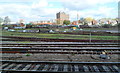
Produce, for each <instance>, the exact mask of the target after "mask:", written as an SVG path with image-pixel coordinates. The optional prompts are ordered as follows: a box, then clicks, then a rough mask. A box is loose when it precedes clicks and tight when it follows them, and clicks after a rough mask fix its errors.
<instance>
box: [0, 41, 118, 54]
mask: <svg viewBox="0 0 120 73" xmlns="http://www.w3.org/2000/svg"><path fill="white" fill-rule="evenodd" d="M0 48H1V49H2V53H58V54H101V53H102V52H103V51H107V53H108V54H120V50H119V45H117V44H112V43H111V44H75V43H74V44H50V43H49V44H2V47H0Z"/></svg>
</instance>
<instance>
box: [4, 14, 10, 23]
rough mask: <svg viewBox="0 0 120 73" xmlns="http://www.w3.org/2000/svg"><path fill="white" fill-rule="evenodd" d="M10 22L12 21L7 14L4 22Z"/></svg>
mask: <svg viewBox="0 0 120 73" xmlns="http://www.w3.org/2000/svg"><path fill="white" fill-rule="evenodd" d="M9 23H10V18H9V17H8V16H6V17H5V19H4V24H9Z"/></svg>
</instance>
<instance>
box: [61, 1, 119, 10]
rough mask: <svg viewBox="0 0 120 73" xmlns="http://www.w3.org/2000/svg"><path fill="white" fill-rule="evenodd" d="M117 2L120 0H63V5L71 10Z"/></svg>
mask: <svg viewBox="0 0 120 73" xmlns="http://www.w3.org/2000/svg"><path fill="white" fill-rule="evenodd" d="M115 2H116V3H117V2H118V0H84V1H83V0H62V3H63V7H65V8H68V9H70V10H85V9H92V8H95V7H98V6H100V5H105V4H108V3H115Z"/></svg>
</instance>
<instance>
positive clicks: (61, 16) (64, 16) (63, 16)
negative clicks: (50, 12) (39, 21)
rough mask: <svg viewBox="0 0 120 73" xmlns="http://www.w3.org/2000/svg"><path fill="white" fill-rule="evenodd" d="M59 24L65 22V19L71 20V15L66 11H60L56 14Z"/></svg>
mask: <svg viewBox="0 0 120 73" xmlns="http://www.w3.org/2000/svg"><path fill="white" fill-rule="evenodd" d="M56 19H57V24H63V21H64V20H69V15H68V14H66V13H65V12H59V13H57V14H56Z"/></svg>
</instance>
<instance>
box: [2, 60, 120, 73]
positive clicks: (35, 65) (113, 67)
mask: <svg viewBox="0 0 120 73" xmlns="http://www.w3.org/2000/svg"><path fill="white" fill-rule="evenodd" d="M1 62H2V68H1V69H0V70H1V71H4V72H8V73H21V72H24V73H38V72H39V73H40V72H53V73H54V72H59V73H78V72H79V73H120V62H49V61H44V62H43V61H41V62H40V61H12V60H11V61H10V60H3V61H1Z"/></svg>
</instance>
